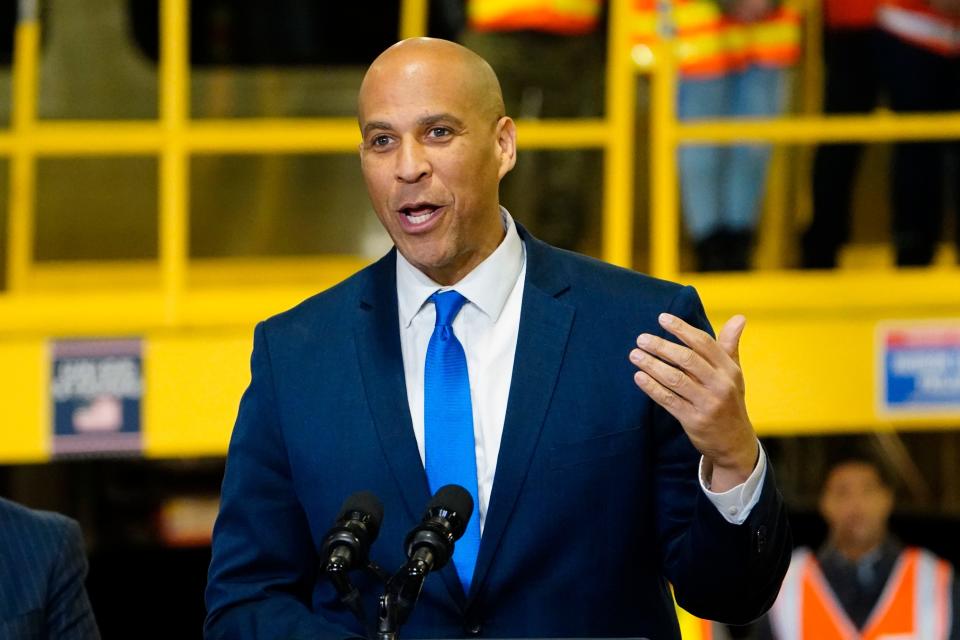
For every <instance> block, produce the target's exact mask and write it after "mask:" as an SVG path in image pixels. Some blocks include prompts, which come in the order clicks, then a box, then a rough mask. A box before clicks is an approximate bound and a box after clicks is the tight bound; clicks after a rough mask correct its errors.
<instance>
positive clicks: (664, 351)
mask: <svg viewBox="0 0 960 640" xmlns="http://www.w3.org/2000/svg"><path fill="white" fill-rule="evenodd" d="M637 347H639V348H640V349H641V350H643V351H645V352H647V353H649V354H651V355H654V356H656V357H658V358H660V359H661V360H664V361H666V362H668V363H671V364H673V365H675V366H676V367H677V368H679V369H681V370H683V371H686V372H687V373H688V374H690V375H691V376H692V377H694V378H696V379H697V380H699V381H700V382H704V381H705V380H707V379H708V378H710V376H711V374H712V373H713V366H712V365H711V364H710V363H709V362H707V361H706V360H704V359H703V357H702V356H701V355H699V354H698V353H697V352H696V351H694V350H692V349H690V348H689V347H685V346H683V345H679V344H677V343H675V342H671V341H669V340H665V339H663V338H661V337H659V336H655V335H651V334H649V333H642V334H640V336H638V337H637Z"/></svg>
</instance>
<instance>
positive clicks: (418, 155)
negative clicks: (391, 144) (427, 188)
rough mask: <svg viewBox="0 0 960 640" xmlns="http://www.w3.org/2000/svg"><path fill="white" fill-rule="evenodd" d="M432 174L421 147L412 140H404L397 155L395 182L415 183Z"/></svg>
mask: <svg viewBox="0 0 960 640" xmlns="http://www.w3.org/2000/svg"><path fill="white" fill-rule="evenodd" d="M431 172H432V168H431V166H430V161H429V160H428V158H427V154H426V153H425V149H424V148H423V145H421V144H419V143H418V142H416V141H413V140H405V141H404V142H403V144H402V145H401V147H400V153H399V154H397V171H396V173H397V180H398V181H400V182H408V183H415V182H419V181H420V180H423V179H424V178H426V177H428V176H429V175H430V174H431Z"/></svg>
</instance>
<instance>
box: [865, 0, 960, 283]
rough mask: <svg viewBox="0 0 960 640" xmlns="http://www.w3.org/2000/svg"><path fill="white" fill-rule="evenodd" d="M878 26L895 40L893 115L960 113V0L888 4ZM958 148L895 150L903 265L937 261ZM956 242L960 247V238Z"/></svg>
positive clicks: (896, 225) (914, 145)
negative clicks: (950, 156)
mask: <svg viewBox="0 0 960 640" xmlns="http://www.w3.org/2000/svg"><path fill="white" fill-rule="evenodd" d="M878 21H879V24H880V28H881V29H883V30H884V31H885V32H886V34H887V38H886V41H885V50H884V52H885V58H884V62H885V64H884V71H885V74H886V79H887V85H888V90H889V93H890V107H891V109H893V110H894V111H897V112H902V113H910V112H932V111H956V110H960V0H882V2H881V3H880V9H879V15H878ZM952 146H955V145H952V144H951V143H937V142H903V143H899V144H897V145H895V146H894V151H893V161H892V167H891V169H892V171H891V173H892V179H891V183H892V201H893V202H892V204H893V207H892V209H893V239H894V245H895V248H896V260H897V264H898V265H901V266H923V265H927V264H930V263H931V262H932V261H933V258H934V254H935V252H936V248H937V244H938V243H939V241H940V239H941V237H942V234H943V226H944V225H943V215H944V210H945V209H946V208H947V207H946V203H945V198H944V191H945V186H946V185H945V183H944V180H946V181H947V183H951V182H952V183H953V184H960V164H956V163H954V165H953V171H952V172H950V173H951V174H952V175H946V174H947V171H948V170H949V167H950V166H951V165H950V163H949V161H948V158H947V155H948V153H949V150H950V148H951V147H952ZM957 220H958V221H960V210H958V215H957ZM958 226H960V225H958ZM955 239H956V241H957V246H958V247H960V233H957V234H956V238H955Z"/></svg>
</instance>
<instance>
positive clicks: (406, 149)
mask: <svg viewBox="0 0 960 640" xmlns="http://www.w3.org/2000/svg"><path fill="white" fill-rule="evenodd" d="M401 58H402V59H401V60H400V61H399V62H395V63H394V64H393V65H392V67H388V68H387V70H386V71H388V72H384V71H383V70H378V71H380V72H379V73H374V72H373V71H371V73H370V75H368V78H367V79H366V80H365V81H364V87H363V89H362V91H361V100H360V114H359V117H360V127H361V130H362V134H363V142H362V143H361V145H360V161H361V166H362V169H363V177H364V180H365V182H366V185H367V191H368V192H369V194H370V199H371V201H372V203H373V207H374V209H375V210H376V212H377V216H378V217H379V219H380V222H381V223H382V224H383V226H384V227H385V228H386V230H387V232H388V233H389V234H390V237H391V238H392V239H393V242H394V244H396V245H397V248H398V250H399V251H400V253H402V254H403V256H404V257H405V258H407V260H409V261H410V262H411V263H412V264H413V265H414V266H416V267H417V268H419V269H420V270H421V271H423V272H424V273H426V274H427V275H429V276H430V277H431V278H432V279H433V280H435V281H437V282H439V283H441V284H453V283H455V282H457V281H458V280H460V279H461V278H463V276H465V275H466V274H467V273H469V272H470V271H471V270H472V269H473V268H474V267H476V266H477V265H478V264H479V263H480V262H482V261H483V260H484V259H485V258H486V257H487V256H488V255H490V254H491V253H492V252H493V251H494V250H495V249H496V247H497V246H498V245H499V244H500V241H501V240H502V239H503V226H502V222H501V220H500V215H499V202H498V185H499V182H500V178H501V177H503V175H504V174H506V172H507V171H509V170H510V168H512V166H513V161H514V148H513V145H514V136H515V133H514V125H513V122H512V121H510V119H509V118H498V115H502V114H496V113H491V112H490V109H488V108H483V107H482V105H479V104H478V100H477V96H476V95H475V94H476V90H475V87H474V86H473V85H472V84H471V83H470V82H469V81H467V80H465V79H464V75H465V74H464V73H463V72H462V70H461V69H458V68H457V66H456V65H455V64H447V65H444V64H442V63H441V62H438V61H436V60H427V61H417V60H414V59H412V58H411V57H410V56H406V57H403V56H401ZM474 84H475V83H474Z"/></svg>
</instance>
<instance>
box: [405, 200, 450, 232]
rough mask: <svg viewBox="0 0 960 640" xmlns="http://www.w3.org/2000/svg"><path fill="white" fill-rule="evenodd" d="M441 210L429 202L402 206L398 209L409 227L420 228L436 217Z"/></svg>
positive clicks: (439, 206)
mask: <svg viewBox="0 0 960 640" xmlns="http://www.w3.org/2000/svg"><path fill="white" fill-rule="evenodd" d="M442 210H443V207H442V206H441V205H437V204H433V203H431V202H417V203H414V204H409V205H404V206H403V207H401V208H400V213H401V214H402V215H403V216H404V218H405V219H406V222H407V224H409V225H411V226H422V225H425V224H427V223H428V222H430V221H431V220H432V219H434V218H435V217H437V216H438V215H439V214H440V212H441V211H442Z"/></svg>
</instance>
